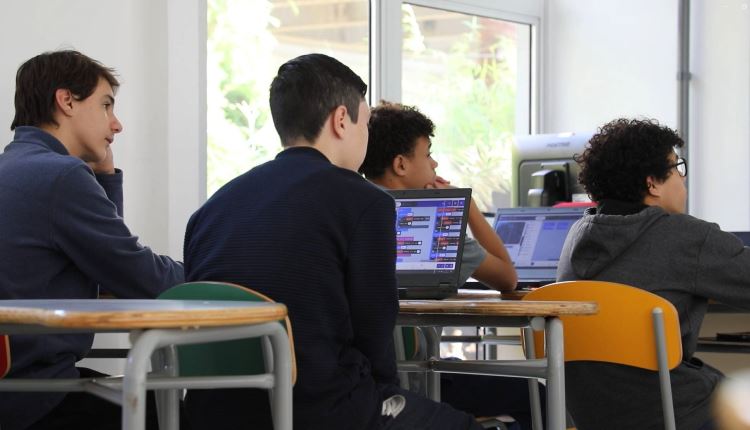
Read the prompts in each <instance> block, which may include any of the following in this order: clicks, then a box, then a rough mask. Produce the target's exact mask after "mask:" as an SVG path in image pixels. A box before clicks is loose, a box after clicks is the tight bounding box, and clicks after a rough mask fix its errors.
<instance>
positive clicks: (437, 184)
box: [425, 176, 456, 189]
mask: <svg viewBox="0 0 750 430" xmlns="http://www.w3.org/2000/svg"><path fill="white" fill-rule="evenodd" d="M425 188H439V189H443V188H456V187H454V186H453V185H451V181H449V180H447V179H445V178H443V177H442V176H435V181H434V182H431V183H429V184H427V185H425Z"/></svg>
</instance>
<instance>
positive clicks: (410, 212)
mask: <svg viewBox="0 0 750 430" xmlns="http://www.w3.org/2000/svg"><path fill="white" fill-rule="evenodd" d="M388 192H389V193H390V194H391V195H392V196H393V198H394V199H395V200H396V278H397V280H398V292H399V298H406V299H443V298H446V297H448V296H450V295H452V294H455V293H456V292H457V291H458V279H459V275H460V272H459V271H460V269H461V256H462V255H463V250H464V238H465V237H466V222H467V220H468V216H469V206H470V205H471V189H470V188H449V189H423V190H389V191H388Z"/></svg>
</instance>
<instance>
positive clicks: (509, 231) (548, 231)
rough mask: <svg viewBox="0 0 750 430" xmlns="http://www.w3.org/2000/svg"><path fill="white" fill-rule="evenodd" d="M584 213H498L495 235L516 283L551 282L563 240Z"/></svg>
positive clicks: (529, 210) (512, 210)
mask: <svg viewBox="0 0 750 430" xmlns="http://www.w3.org/2000/svg"><path fill="white" fill-rule="evenodd" d="M585 209H586V208H551V207H537V208H509V209H498V211H497V214H496V215H495V232H496V233H497V234H498V235H499V236H500V238H501V239H502V240H503V243H505V249H507V250H508V253H509V254H510V258H511V260H512V261H513V264H514V266H515V267H516V272H518V280H519V283H523V282H537V281H539V282H545V281H549V282H551V281H554V280H555V277H556V274H557V264H558V262H559V261H560V253H561V252H562V247H563V243H565V238H566V237H567V236H568V231H570V227H571V226H572V225H573V223H575V222H576V221H578V220H579V219H580V218H581V217H582V216H583V212H584V210H585Z"/></svg>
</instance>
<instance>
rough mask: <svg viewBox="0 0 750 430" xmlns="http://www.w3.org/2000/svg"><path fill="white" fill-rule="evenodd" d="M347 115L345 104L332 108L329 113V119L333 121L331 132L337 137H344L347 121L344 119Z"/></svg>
mask: <svg viewBox="0 0 750 430" xmlns="http://www.w3.org/2000/svg"><path fill="white" fill-rule="evenodd" d="M348 117H349V113H348V112H347V110H346V106H344V105H341V106H339V107H337V108H336V109H334V110H333V113H332V114H331V121H333V134H334V135H336V137H338V138H339V139H343V138H344V133H345V132H346V127H347V122H346V119H347V118H348Z"/></svg>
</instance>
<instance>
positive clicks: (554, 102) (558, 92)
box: [541, 0, 750, 231]
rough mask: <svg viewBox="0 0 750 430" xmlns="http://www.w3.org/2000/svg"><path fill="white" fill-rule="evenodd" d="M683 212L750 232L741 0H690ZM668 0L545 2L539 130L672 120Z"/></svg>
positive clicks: (672, 15) (746, 27)
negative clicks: (686, 209) (686, 195)
mask: <svg viewBox="0 0 750 430" xmlns="http://www.w3.org/2000/svg"><path fill="white" fill-rule="evenodd" d="M691 3H692V8H693V10H692V17H693V19H692V24H691V25H692V27H693V28H692V34H691V38H692V41H691V71H692V73H693V79H692V82H691V94H692V95H691V115H690V122H691V128H690V133H689V134H690V136H689V139H690V142H689V144H690V149H689V155H688V163H689V174H688V181H689V182H688V184H689V189H690V195H689V196H690V197H689V198H690V201H689V212H690V213H691V214H692V215H695V216H698V217H700V218H703V219H706V220H709V221H713V222H718V223H719V224H720V225H721V226H722V228H724V229H725V230H730V231H736V230H750V168H748V166H750V101H749V100H750V88H749V87H750V13H749V12H748V2H747V0H694V1H692V2H691ZM677 6H678V2H677V0H673V1H650V0H631V1H627V2H625V1H600V0H547V2H546V6H545V15H544V17H543V26H542V30H543V31H542V55H541V61H542V70H543V72H542V76H543V81H542V83H541V87H542V88H541V98H542V103H541V131H543V132H559V131H582V130H586V131H587V130H593V129H595V128H596V127H598V126H600V125H602V124H604V123H605V122H607V121H609V120H612V119H614V118H616V117H621V116H627V117H649V118H656V119H658V120H659V121H660V122H661V123H662V124H665V125H667V126H670V127H672V128H675V127H676V126H677V80H676V76H677V48H678V34H677V20H678V16H677V13H678V11H677Z"/></svg>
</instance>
